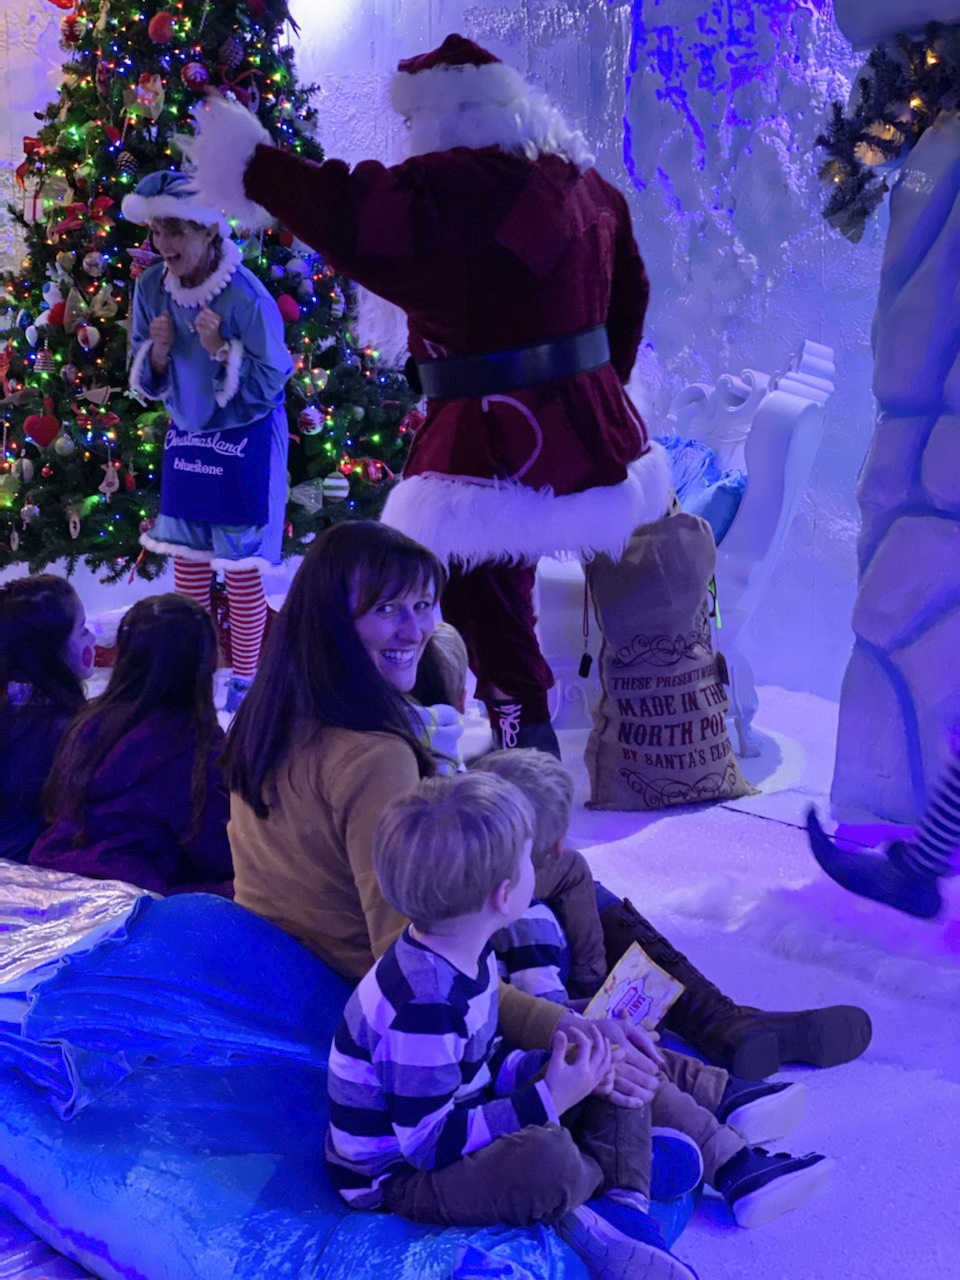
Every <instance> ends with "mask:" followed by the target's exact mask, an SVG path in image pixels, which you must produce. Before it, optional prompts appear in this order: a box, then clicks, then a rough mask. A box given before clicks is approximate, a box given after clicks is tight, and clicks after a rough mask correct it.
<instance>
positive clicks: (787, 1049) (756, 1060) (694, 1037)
mask: <svg viewBox="0 0 960 1280" xmlns="http://www.w3.org/2000/svg"><path fill="white" fill-rule="evenodd" d="M600 920H601V923H602V924H603V937H604V942H605V944H606V949H607V963H608V964H609V965H611V966H612V965H613V964H615V963H616V961H617V960H619V958H620V957H621V956H622V955H623V953H624V951H626V949H627V947H628V946H629V945H630V943H631V942H638V943H639V944H640V946H641V947H642V948H643V950H644V951H645V952H646V953H647V955H648V956H649V957H650V959H651V960H653V961H654V962H655V963H656V964H658V965H660V967H661V968H662V969H665V970H666V971H667V973H669V974H670V976H671V977H673V978H676V979H677V981H678V982H682V983H683V985H684V987H685V990H684V992H683V994H682V995H681V996H680V998H679V1000H677V1001H676V1002H675V1003H674V1005H673V1006H672V1008H671V1009H670V1012H669V1013H668V1014H667V1016H666V1018H665V1019H664V1024H663V1025H664V1026H665V1027H666V1029H667V1030H669V1031H672V1032H673V1033H674V1034H675V1035H678V1036H680V1037H681V1038H682V1039H683V1040H685V1041H686V1042H687V1044H689V1045H690V1046H691V1047H692V1048H694V1049H696V1050H697V1052H698V1053H702V1054H703V1055H704V1057H706V1058H709V1060H710V1061H711V1062H715V1063H717V1065H718V1066H721V1067H725V1068H726V1070H727V1071H729V1072H730V1074H731V1075H734V1076H740V1077H742V1078H743V1079H745V1080H762V1079H764V1078H765V1077H766V1076H770V1075H773V1074H774V1072H776V1071H778V1070H779V1068H780V1064H781V1063H786V1062H803V1063H807V1064H808V1065H810V1066H814V1067H835V1066H837V1065H839V1064H840V1063H841V1062H850V1061H851V1060H852V1059H853V1058H858V1057H859V1056H860V1054H862V1053H863V1051H864V1050H865V1049H866V1047H867V1045H868V1044H869V1043H870V1037H871V1035H872V1032H873V1029H872V1027H871V1024H870V1019H869V1017H868V1016H867V1014H866V1013H865V1012H864V1011H863V1010H862V1009H857V1008H856V1007H854V1006H853V1005H833V1006H831V1007H829V1008H826V1009H804V1010H800V1011H798V1012H796V1013H771V1012H768V1011H766V1010H764V1009H754V1008H749V1007H743V1006H740V1005H737V1004H734V1002H733V1001H732V1000H731V999H730V998H729V997H728V996H725V995H724V994H723V992H722V991H721V990H720V989H719V988H718V987H715V986H714V985H713V983H712V982H710V981H708V979H706V978H705V977H704V976H703V974H702V973H701V972H700V970H699V969H697V968H696V967H695V966H694V965H693V964H691V962H690V961H689V960H688V959H687V957H686V956H684V955H681V953H680V952H679V951H677V950H676V949H675V948H674V947H672V946H671V945H670V942H669V941H668V939H667V938H665V937H664V936H663V934H662V933H660V932H659V931H658V930H657V929H655V928H654V926H653V925H652V924H651V923H650V922H649V921H648V920H645V919H644V918H643V916H642V915H640V913H639V911H637V909H636V907H634V906H633V904H632V903H631V902H630V901H629V900H628V899H624V901H623V902H616V903H612V904H611V905H610V906H609V907H607V908H605V910H604V911H602V912H601V915H600Z"/></svg>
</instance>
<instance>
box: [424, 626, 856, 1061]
mask: <svg viewBox="0 0 960 1280" xmlns="http://www.w3.org/2000/svg"><path fill="white" fill-rule="evenodd" d="M466 677H467V651H466V646H465V645H464V643H463V640H462V638H461V637H460V635H459V633H458V632H457V631H456V630H455V629H454V628H453V627H451V626H448V625H447V624H446V623H441V624H439V625H438V626H437V629H436V631H435V633H434V636H432V637H431V639H430V640H429V641H428V643H427V646H426V648H425V650H424V654H423V657H422V658H421V661H420V669H419V671H418V673H417V682H416V685H415V686H414V689H413V696H414V697H416V698H418V699H419V701H420V703H421V704H423V705H421V706H416V705H415V704H414V703H411V704H410V705H411V708H412V714H413V715H415V716H416V717H417V719H416V721H415V722H414V723H415V727H416V729H417V732H418V733H419V734H420V738H421V742H422V743H423V745H424V746H425V747H427V749H428V750H430V752H431V754H432V755H433V759H434V762H435V765H436V768H437V771H438V772H439V773H450V772H453V771H454V770H455V769H457V768H460V767H462V766H461V762H460V752H459V747H458V745H457V740H458V739H459V737H460V734H461V732H462V723H461V719H460V716H459V715H458V714H457V712H458V711H460V712H462V711H463V709H464V703H465V699H466ZM434 704H438V705H434ZM472 763H473V762H472ZM565 781H566V785H567V787H569V779H566V780H565ZM569 810H570V801H569V798H568V799H567V800H566V802H565V813H566V815H567V816H565V817H564V820H563V823H562V825H561V826H560V827H559V829H558V831H557V839H558V841H559V842H560V843H559V844H558V846H557V848H556V849H553V848H552V846H553V838H552V837H551V839H550V842H549V843H550V846H551V852H550V853H549V854H547V855H546V856H545V857H544V859H543V861H542V864H541V865H540V866H539V884H538V891H537V895H538V897H539V898H540V899H541V900H546V899H548V900H549V903H550V906H551V907H552V909H553V910H554V911H555V912H556V913H557V915H558V916H559V917H560V922H561V924H562V925H563V929H564V932H565V933H566V934H567V937H568V939H569V941H570V943H571V951H572V953H573V968H572V970H571V973H570V975H569V979H568V982H567V988H568V992H569V995H570V997H571V998H573V999H578V998H581V997H584V996H591V995H593V993H594V992H595V991H596V989H597V987H598V986H599V984H600V983H601V982H602V981H603V979H604V978H605V977H606V974H607V971H608V968H609V966H610V964H612V963H615V962H616V961H617V960H618V959H619V958H620V956H621V955H622V954H623V953H624V951H625V950H626V949H627V947H629V945H630V944H631V943H632V942H637V943H639V945H640V946H641V947H642V948H643V950H644V951H645V952H646V953H647V955H648V956H649V957H650V958H651V960H653V961H654V962H655V963H656V964H658V965H659V966H660V967H661V968H662V969H663V970H665V971H666V972H667V973H669V974H670V975H671V977H673V978H676V979H678V980H679V981H680V982H681V983H682V984H683V986H684V992H683V995H682V996H681V997H680V998H679V999H678V1000H677V1001H675V1003H674V1004H673V1005H672V1006H671V1008H670V1010H669V1012H668V1014H667V1017H666V1020H665V1026H666V1027H667V1028H669V1030H670V1031H671V1032H673V1033H674V1034H675V1035H678V1036H680V1037H681V1039H683V1040H684V1041H685V1042H686V1043H687V1044H689V1045H692V1046H693V1047H694V1049H695V1050H696V1052H697V1053H698V1054H700V1055H702V1056H703V1057H704V1058H707V1059H709V1061H711V1062H717V1063H719V1064H721V1065H722V1066H724V1067H727V1068H728V1069H729V1070H730V1071H731V1072H733V1073H734V1074H735V1075H738V1076H742V1077H746V1078H749V1079H751V1080H760V1079H762V1078H763V1077H764V1076H770V1075H773V1074H774V1073H775V1072H776V1071H778V1070H779V1069H780V1064H781V1062H805V1063H809V1064H811V1065H813V1066H818V1067H828V1066H837V1065H838V1064H839V1063H841V1062H849V1061H850V1059H851V1058H857V1057H859V1056H860V1054H861V1053H863V1051H864V1050H865V1049H866V1047H867V1045H868V1044H869V1043H870V1036H871V1034H872V1028H871V1024H870V1019H869V1017H868V1016H867V1014H866V1013H865V1012H864V1011H863V1010H862V1009H858V1008H856V1007H854V1006H852V1005H833V1006H830V1007H828V1008H825V1009H801V1010H797V1011H794V1012H771V1011H770V1010H764V1009H755V1008H745V1007H742V1006H740V1005H737V1004H735V1003H734V1001H733V1000H731V999H730V997H729V996H726V995H724V993H723V992H722V991H721V990H720V989H719V988H718V987H717V986H715V985H714V984H713V983H712V982H711V981H710V980H709V979H708V978H707V977H706V976H705V975H704V974H702V973H701V972H700V971H699V970H698V969H697V968H696V967H695V966H694V965H693V964H691V963H690V961H689V960H688V959H687V957H686V956H684V955H682V954H681V953H680V952H679V951H677V950H676V949H675V948H674V947H673V946H672V945H671V943H670V939H669V938H666V937H664V935H663V934H662V933H661V932H660V931H659V930H658V929H657V927H656V926H655V925H654V924H653V923H652V922H651V921H649V920H646V919H644V917H643V916H642V915H641V914H640V912H639V911H637V909H636V907H634V905H633V904H632V903H631V902H629V901H628V900H626V899H624V900H622V901H621V900H620V899H619V898H617V897H616V896H615V895H614V894H612V893H610V892H609V890H607V889H605V888H604V887H603V886H602V885H600V884H597V883H596V882H595V881H594V880H593V877H592V876H591V875H590V872H589V869H588V868H587V865H586V863H585V862H584V861H583V859H582V858H580V857H579V855H578V854H576V853H574V852H573V851H571V850H567V849H564V848H563V844H562V841H563V837H564V836H565V835H566V829H567V823H568V815H569ZM547 847H548V845H547V843H546V842H545V843H544V845H543V848H544V849H547ZM547 877H549V885H548V884H547V880H546V878H547ZM595 897H596V899H597V902H595V901H594V899H595ZM568 900H569V901H568ZM598 906H599V910H600V920H601V923H602V926H603V929H602V936H600V935H598V934H597V933H596V931H595V930H593V929H592V927H590V926H589V922H590V921H591V920H594V919H595V916H596V912H597V908H598ZM605 953H606V954H605ZM541 994H542V992H541ZM556 998H557V999H561V1000H563V999H565V994H564V993H562V992H560V991H559V990H558V991H557V993H556Z"/></svg>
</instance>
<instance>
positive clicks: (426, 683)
mask: <svg viewBox="0 0 960 1280" xmlns="http://www.w3.org/2000/svg"><path fill="white" fill-rule="evenodd" d="M467 666H468V659H467V646H466V645H465V644H464V643H463V637H462V636H461V635H460V632H459V631H458V630H457V629H456V627H451V626H450V624H449V623H448V622H438V623H437V625H436V627H435V628H434V630H433V634H432V635H431V637H430V639H429V640H428V641H427V645H426V648H425V649H424V651H423V656H422V657H421V659H420V665H419V666H418V668H417V680H416V683H415V684H414V686H413V689H412V690H411V692H410V697H411V699H415V701H413V702H412V704H411V705H412V708H413V715H414V717H415V720H414V728H415V731H416V732H417V734H418V736H419V737H420V740H421V741H422V742H423V744H424V746H425V747H427V749H428V750H429V752H430V754H431V756H432V757H433V761H434V764H435V765H436V769H437V773H440V774H451V773H456V772H457V771H458V770H459V769H462V768H463V760H462V758H461V756H460V737H461V735H462V733H463V716H464V712H465V710H466V701H467Z"/></svg>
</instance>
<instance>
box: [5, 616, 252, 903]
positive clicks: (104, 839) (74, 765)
mask: <svg viewBox="0 0 960 1280" xmlns="http://www.w3.org/2000/svg"><path fill="white" fill-rule="evenodd" d="M216 663H217V635H216V631H215V630H214V626H213V623H212V622H211V620H210V617H209V615H208V614H207V613H205V612H204V610H203V609H202V608H201V607H200V605H198V604H196V603H195V602H194V601H193V600H190V599H188V598H187V597H186V596H181V595H174V594H169V595H158V596H150V597H149V598H148V599H146V600H141V601H139V602H138V603H137V604H135V605H134V606H133V607H132V608H131V609H130V610H129V611H128V612H127V613H126V614H125V615H124V617H123V621H122V622H121V623H120V628H119V630H118V632H117V663H116V666H115V667H114V669H113V673H112V675H111V677H110V683H109V685H108V686H107V689H106V691H105V692H104V693H103V695H102V696H101V697H99V698H97V699H96V700H95V701H94V702H92V703H90V705H89V706H88V707H87V708H86V709H85V710H84V711H83V713H82V714H81V715H80V716H79V717H78V718H77V719H76V720H75V721H74V723H73V724H72V725H71V727H70V729H69V730H68V732H67V733H66V735H65V736H64V738H63V741H62V742H61V744H60V749H59V751H58V753H57V757H56V760H55V762H54V767H53V770H52V772H51V776H50V782H49V783H48V786H47V792H46V797H45V799H46V808H47V817H48V819H49V821H50V823H51V826H50V827H49V828H48V829H47V831H45V832H44V833H43V834H42V835H41V836H40V838H39V839H38V840H37V842H36V844H35V845H34V846H33V850H32V851H31V854H30V862H31V864H32V865H34V866H40V867H52V868H53V869H54V870H56V871H71V872H74V873H75V874H77V875H82V876H91V877H92V878H93V879H96V880H125V881H127V882H128V883H130V884H135V885H139V887H140V888H142V889H149V890H152V891H153V892H154V893H160V894H167V893H175V892H178V891H180V890H184V889H204V890H207V891H208V892H214V893H221V894H224V895H225V896H228V897H232V893H233V888H232V886H233V863H232V859H231V856H230V845H229V843H228V840H227V818H228V816H229V798H228V796H227V791H226V787H225V785H224V781H223V777H222V776H221V773H220V768H219V765H218V763H217V760H218V757H219V754H220V751H221V748H222V744H223V732H222V730H221V729H220V726H219V725H218V723H217V716H216V711H215V710H214V706H213V673H214V669H215V667H216Z"/></svg>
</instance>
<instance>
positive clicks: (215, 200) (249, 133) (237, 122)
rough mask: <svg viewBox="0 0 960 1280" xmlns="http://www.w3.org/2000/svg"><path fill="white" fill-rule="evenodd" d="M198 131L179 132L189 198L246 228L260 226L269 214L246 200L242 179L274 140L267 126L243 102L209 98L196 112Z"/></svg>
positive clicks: (177, 138)
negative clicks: (260, 149) (261, 149)
mask: <svg viewBox="0 0 960 1280" xmlns="http://www.w3.org/2000/svg"><path fill="white" fill-rule="evenodd" d="M193 114H194V118H195V120H196V122H197V133H196V134H195V135H194V136H193V137H191V136H190V135H189V134H178V135H177V136H176V138H175V139H174V141H175V143H176V145H177V146H178V147H179V148H180V150H181V151H182V152H183V154H184V155H185V156H186V157H187V160H188V161H189V162H190V166H191V170H192V172H190V173H189V174H188V176H189V178H190V188H189V190H190V194H191V197H192V198H195V199H196V201H197V203H198V204H202V205H206V206H207V207H208V208H210V209H219V210H222V211H223V212H224V213H225V214H226V215H227V217H228V218H235V219H236V220H237V222H238V223H239V224H240V226H242V227H262V226H266V225H267V223H269V222H271V221H272V219H271V216H270V214H269V213H268V212H267V211H266V209H264V208H263V206H262V205H259V204H256V203H255V202H254V201H253V200H249V199H248V198H247V194H246V192H245V191H244V189H243V175H244V172H245V170H246V168H247V165H248V164H249V163H250V161H251V160H252V159H253V153H254V151H256V149H257V147H258V146H259V145H260V144H261V143H263V144H264V145H265V146H268V147H272V146H273V145H274V142H273V139H272V138H271V137H270V135H269V133H267V131H266V129H264V127H263V125H262V124H261V123H260V121H259V120H258V119H257V117H256V116H255V115H254V114H253V112H251V111H248V110H247V109H246V107H242V106H241V105H240V103H239V102H228V101H227V100H226V98H219V97H218V98H208V99H206V101H205V102H204V104H203V106H201V107H198V108H196V109H195V110H194V113H193Z"/></svg>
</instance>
